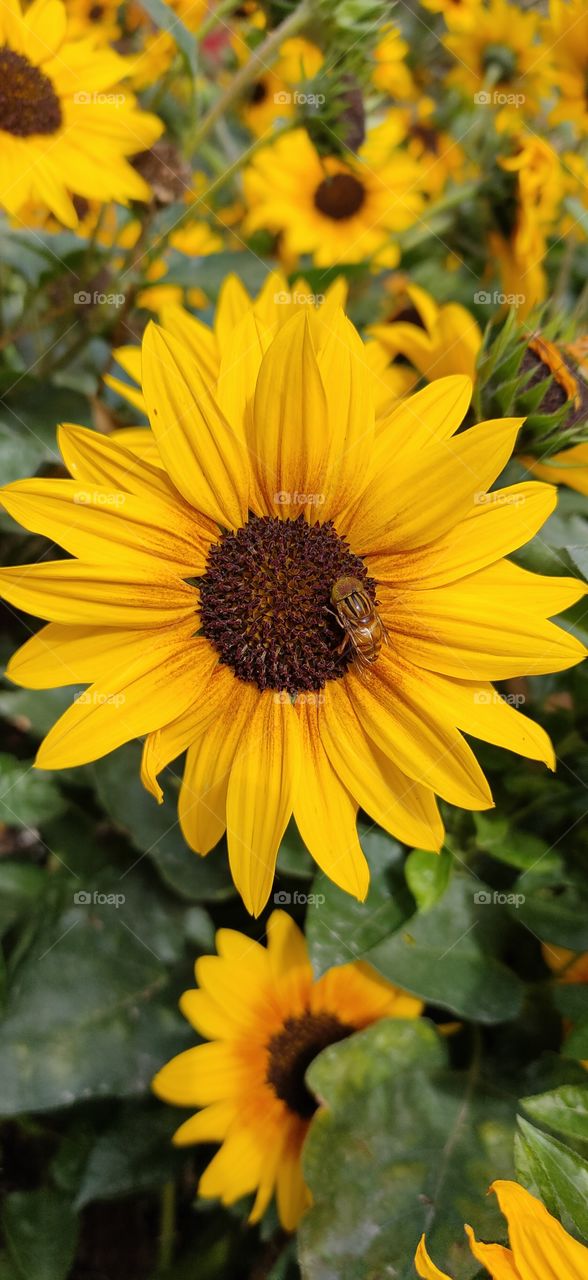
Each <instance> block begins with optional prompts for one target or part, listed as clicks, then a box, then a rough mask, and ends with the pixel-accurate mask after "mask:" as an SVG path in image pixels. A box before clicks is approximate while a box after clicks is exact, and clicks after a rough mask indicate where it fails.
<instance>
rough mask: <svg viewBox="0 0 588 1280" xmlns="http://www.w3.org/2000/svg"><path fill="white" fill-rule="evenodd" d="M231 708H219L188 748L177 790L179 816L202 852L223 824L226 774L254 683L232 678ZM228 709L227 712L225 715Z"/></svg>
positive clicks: (250, 710) (248, 714) (215, 841)
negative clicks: (209, 723) (205, 729)
mask: <svg viewBox="0 0 588 1280" xmlns="http://www.w3.org/2000/svg"><path fill="white" fill-rule="evenodd" d="M233 693H234V696H233V698H232V700H231V704H230V708H229V707H227V708H225V709H224V713H223V709H219V711H220V714H219V716H218V718H217V721H216V723H215V724H211V725H210V726H209V727H208V729H207V731H206V733H204V734H202V736H201V737H200V739H199V741H198V742H196V743H195V744H194V746H191V747H190V749H189V751H188V758H187V760H186V768H185V770H184V777H183V781H182V786H181V789H180V799H179V804H178V817H179V819H180V826H181V828H182V833H183V835H184V838H185V840H186V841H187V843H188V844H189V845H190V848H191V849H195V850H196V852H197V853H201V854H205V853H208V852H209V850H210V849H213V848H214V846H215V844H218V841H219V840H220V838H221V836H222V835H223V834H224V831H225V827H226V802H227V788H228V785H229V774H230V772H231V767H232V764H233V759H234V756H235V752H236V750H237V749H238V744H239V739H240V737H241V734H242V732H243V729H244V727H245V724H246V723H247V721H248V720H249V719H250V717H251V716H252V714H253V712H254V710H255V706H256V704H257V699H258V696H259V695H258V693H257V690H256V689H255V687H254V686H253V685H246V684H244V683H243V682H242V681H239V680H235V681H234V690H233ZM227 712H229V714H227Z"/></svg>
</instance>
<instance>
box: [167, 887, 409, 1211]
mask: <svg viewBox="0 0 588 1280" xmlns="http://www.w3.org/2000/svg"><path fill="white" fill-rule="evenodd" d="M267 939H268V942H267V948H265V947H263V946H261V945H260V943H259V942H254V941H253V940H252V939H251V938H248V937H246V936H245V935H244V934H241V933H236V932H234V931H233V930H231V929H220V930H219V932H218V933H217V935H216V946H217V951H218V956H205V957H203V958H202V959H201V960H198V961H197V962H196V982H197V985H198V990H196V991H194V990H191V991H186V992H185V993H184V995H183V996H182V998H181V1001H180V1008H181V1010H182V1013H183V1014H184V1015H185V1016H186V1018H187V1019H188V1021H189V1022H190V1023H191V1025H192V1026H193V1027H194V1028H195V1030H196V1031H198V1032H199V1033H200V1035H202V1036H204V1037H205V1038H206V1039H207V1040H209V1041H211V1043H210V1044H204V1045H198V1046H197V1047H196V1048H194V1049H188V1050H186V1052H185V1053H181V1054H179V1055H178V1057H177V1058H173V1059H172V1061H171V1062H169V1063H168V1064H167V1066H165V1067H163V1069H162V1070H161V1071H160V1072H159V1073H158V1074H157V1075H156V1077H155V1079H154V1081H153V1089H154V1091H155V1093H156V1094H157V1096H158V1097H159V1098H162V1099H163V1100H164V1102H171V1103H173V1104H175V1105H178V1106H183V1107H202V1108H203V1109H202V1110H201V1111H199V1112H198V1113H197V1114H196V1115H194V1116H191V1117H190V1119H188V1120H186V1121H185V1122H184V1124H182V1125H181V1126H180V1128H179V1129H178V1130H177V1132H176V1134H175V1135H174V1142H175V1143H176V1145H177V1146H185V1145H186V1146H187V1145H191V1144H192V1143H195V1142H220V1143H222V1146H221V1148H220V1151H219V1152H218V1153H217V1155H215V1156H214V1158H213V1160H212V1161H211V1163H210V1164H209V1165H208V1168H207V1169H206V1170H205V1172H204V1174H203V1176H202V1178H201V1180H200V1184H199V1187H198V1191H199V1194H200V1195H202V1196H210V1197H214V1198H220V1199H221V1200H222V1202H223V1204H233V1203H234V1202H235V1201H236V1200H240V1199H241V1197H242V1196H246V1195H249V1194H251V1193H252V1192H256V1196H255V1202H254V1204H253V1208H252V1211H251V1214H250V1217H249V1221H250V1222H259V1220H260V1218H261V1217H262V1216H263V1214H264V1213H265V1211H266V1209H267V1207H268V1205H269V1203H270V1200H271V1198H272V1196H273V1195H274V1194H275V1195H276V1200H277V1209H278V1214H279V1217H280V1221H281V1223H282V1226H283V1227H284V1228H285V1230H286V1231H294V1230H295V1228H296V1226H297V1225H298V1222H299V1220H300V1218H301V1216H302V1214H303V1212H304V1210H305V1209H306V1208H307V1207H308V1205H309V1203H310V1195H309V1192H308V1190H307V1188H306V1186H305V1184H304V1180H303V1176H302V1167H301V1151H302V1146H303V1143H304V1139H305V1137H306V1134H307V1132H308V1129H309V1126H310V1123H311V1120H312V1117H313V1115H314V1113H315V1111H316V1110H317V1106H318V1103H317V1100H316V1099H315V1097H314V1096H313V1094H312V1093H311V1092H310V1090H309V1088H308V1085H307V1084H306V1082H305V1074H306V1071H307V1069H308V1067H309V1066H310V1064H311V1062H312V1061H313V1060H314V1058H316V1056H317V1054H319V1053H320V1052H321V1051H322V1050H323V1049H326V1048H327V1046H328V1045H330V1044H336V1043H338V1042H339V1041H341V1040H345V1039H346V1038H347V1037H348V1036H350V1035H353V1034H354V1032H356V1031H361V1030H363V1029H364V1028H365V1027H368V1026H371V1024H372V1023H374V1022H378V1021H379V1020H380V1018H416V1017H418V1015H419V1014H420V1012H421V1009H422V1004H421V1002H420V1001H419V1000H416V999H415V998H414V997H413V996H409V995H406V994H405V993H404V992H402V991H399V990H398V989H397V988H396V987H393V986H392V985H391V983H389V982H387V981H386V980H385V979H384V978H382V977H381V976H380V975H379V974H378V973H376V971H375V969H372V968H371V966H370V965H368V964H364V963H362V962H356V963H354V964H345V965H340V966H337V967H336V968H333V969H328V970H327V971H326V973H324V974H323V975H322V977H321V978H318V979H315V978H314V976H313V972H312V967H311V964H310V961H309V958H308V952H307V948H306V942H305V939H304V936H303V934H302V933H301V932H300V930H299V929H298V927H297V925H295V924H294V921H293V920H291V919H290V917H289V916H287V915H286V914H285V912H283V911H274V912H273V913H272V915H271V916H270V918H269V920H268V923H267Z"/></svg>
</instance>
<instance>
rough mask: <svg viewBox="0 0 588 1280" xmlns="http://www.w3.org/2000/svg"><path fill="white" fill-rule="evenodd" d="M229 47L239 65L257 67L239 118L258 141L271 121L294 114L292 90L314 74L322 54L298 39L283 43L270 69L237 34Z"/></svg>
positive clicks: (320, 63)
mask: <svg viewBox="0 0 588 1280" xmlns="http://www.w3.org/2000/svg"><path fill="white" fill-rule="evenodd" d="M233 47H234V49H235V53H236V55H237V59H238V61H239V62H240V63H242V64H243V63H245V62H246V61H247V60H248V59H251V60H252V61H253V62H254V63H255V61H257V64H258V69H259V74H258V75H257V77H256V79H255V80H254V82H253V84H252V85H251V86H250V88H249V90H248V92H247V95H246V100H245V102H244V103H243V106H242V108H241V115H242V117H243V120H244V121H245V124H246V125H247V128H248V129H251V132H252V133H254V134H255V135H256V137H258V138H259V137H261V136H262V134H264V133H266V132H267V131H268V130H269V129H271V127H272V125H273V123H274V121H275V120H278V119H284V120H289V119H291V118H292V116H293V115H294V114H295V112H296V95H295V93H294V92H293V90H294V88H295V86H296V85H299V84H302V83H304V82H305V81H308V80H311V79H312V77H313V76H315V75H316V74H317V72H318V71H319V70H320V68H321V66H322V63H323V55H322V53H321V51H320V49H318V48H317V46H316V45H315V44H311V42H310V40H305V39H304V38H303V37H302V36H295V37H293V38H292V39H291V40H285V41H284V43H283V45H281V46H280V51H279V56H278V59H277V62H276V64H275V66H274V67H268V66H266V64H265V63H262V62H260V61H259V58H258V57H257V54H256V52H255V50H253V51H252V52H251V51H250V50H249V49H248V48H247V46H246V45H244V44H243V40H242V39H241V37H240V36H239V35H235V36H234V39H233Z"/></svg>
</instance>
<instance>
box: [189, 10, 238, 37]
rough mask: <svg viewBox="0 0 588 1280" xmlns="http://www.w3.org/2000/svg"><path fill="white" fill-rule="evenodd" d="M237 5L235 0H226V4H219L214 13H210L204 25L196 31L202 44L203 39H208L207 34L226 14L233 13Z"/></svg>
mask: <svg viewBox="0 0 588 1280" xmlns="http://www.w3.org/2000/svg"><path fill="white" fill-rule="evenodd" d="M236 7H237V6H236V4H235V0H225V3H224V4H219V5H217V7H216V9H213V11H212V13H210V14H209V15H208V18H207V19H206V21H205V22H203V23H202V26H201V27H200V28H199V30H198V31H197V32H196V39H197V41H198V44H202V41H203V40H206V37H207V35H209V34H210V32H211V31H214V28H215V27H216V26H218V23H219V22H221V21H222V19H223V18H224V16H225V14H227V13H229V14H230V13H232V12H233V10H234V9H235V8H236Z"/></svg>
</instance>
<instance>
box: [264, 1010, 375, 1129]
mask: <svg viewBox="0 0 588 1280" xmlns="http://www.w3.org/2000/svg"><path fill="white" fill-rule="evenodd" d="M355 1030H356V1028H355V1027H353V1026H351V1025H350V1024H349V1023H347V1022H341V1021H340V1019H339V1018H337V1017H336V1016H335V1014H332V1013H310V1012H307V1013H303V1014H302V1015H301V1016H300V1017H298V1018H286V1020H285V1022H284V1025H283V1028H282V1030H281V1031H278V1032H277V1033H276V1035H274V1036H272V1037H271V1040H270V1041H269V1043H268V1046H267V1053H268V1064H267V1071H266V1077H265V1079H266V1084H269V1085H271V1087H272V1089H273V1091H274V1093H275V1094H276V1097H278V1098H280V1100H281V1101H282V1102H285V1103H286V1106H287V1107H288V1108H289V1110H290V1111H293V1112H294V1113H295V1115H298V1116H300V1117H301V1118H302V1119H303V1120H310V1118H311V1116H313V1115H314V1113H315V1111H316V1109H317V1105H318V1104H317V1101H316V1098H315V1097H314V1096H313V1094H312V1093H311V1092H310V1089H309V1088H308V1085H307V1084H306V1081H305V1079H304V1077H305V1075H306V1072H307V1070H308V1068H309V1066H310V1064H311V1062H313V1060H314V1059H315V1058H316V1057H317V1055H318V1054H319V1053H321V1052H322V1050H323V1049H326V1048H327V1046H328V1045H330V1044H338V1043H339V1041H340V1040H346V1039H347V1037H348V1036H350V1035H352V1034H353V1032H354V1031H355Z"/></svg>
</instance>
